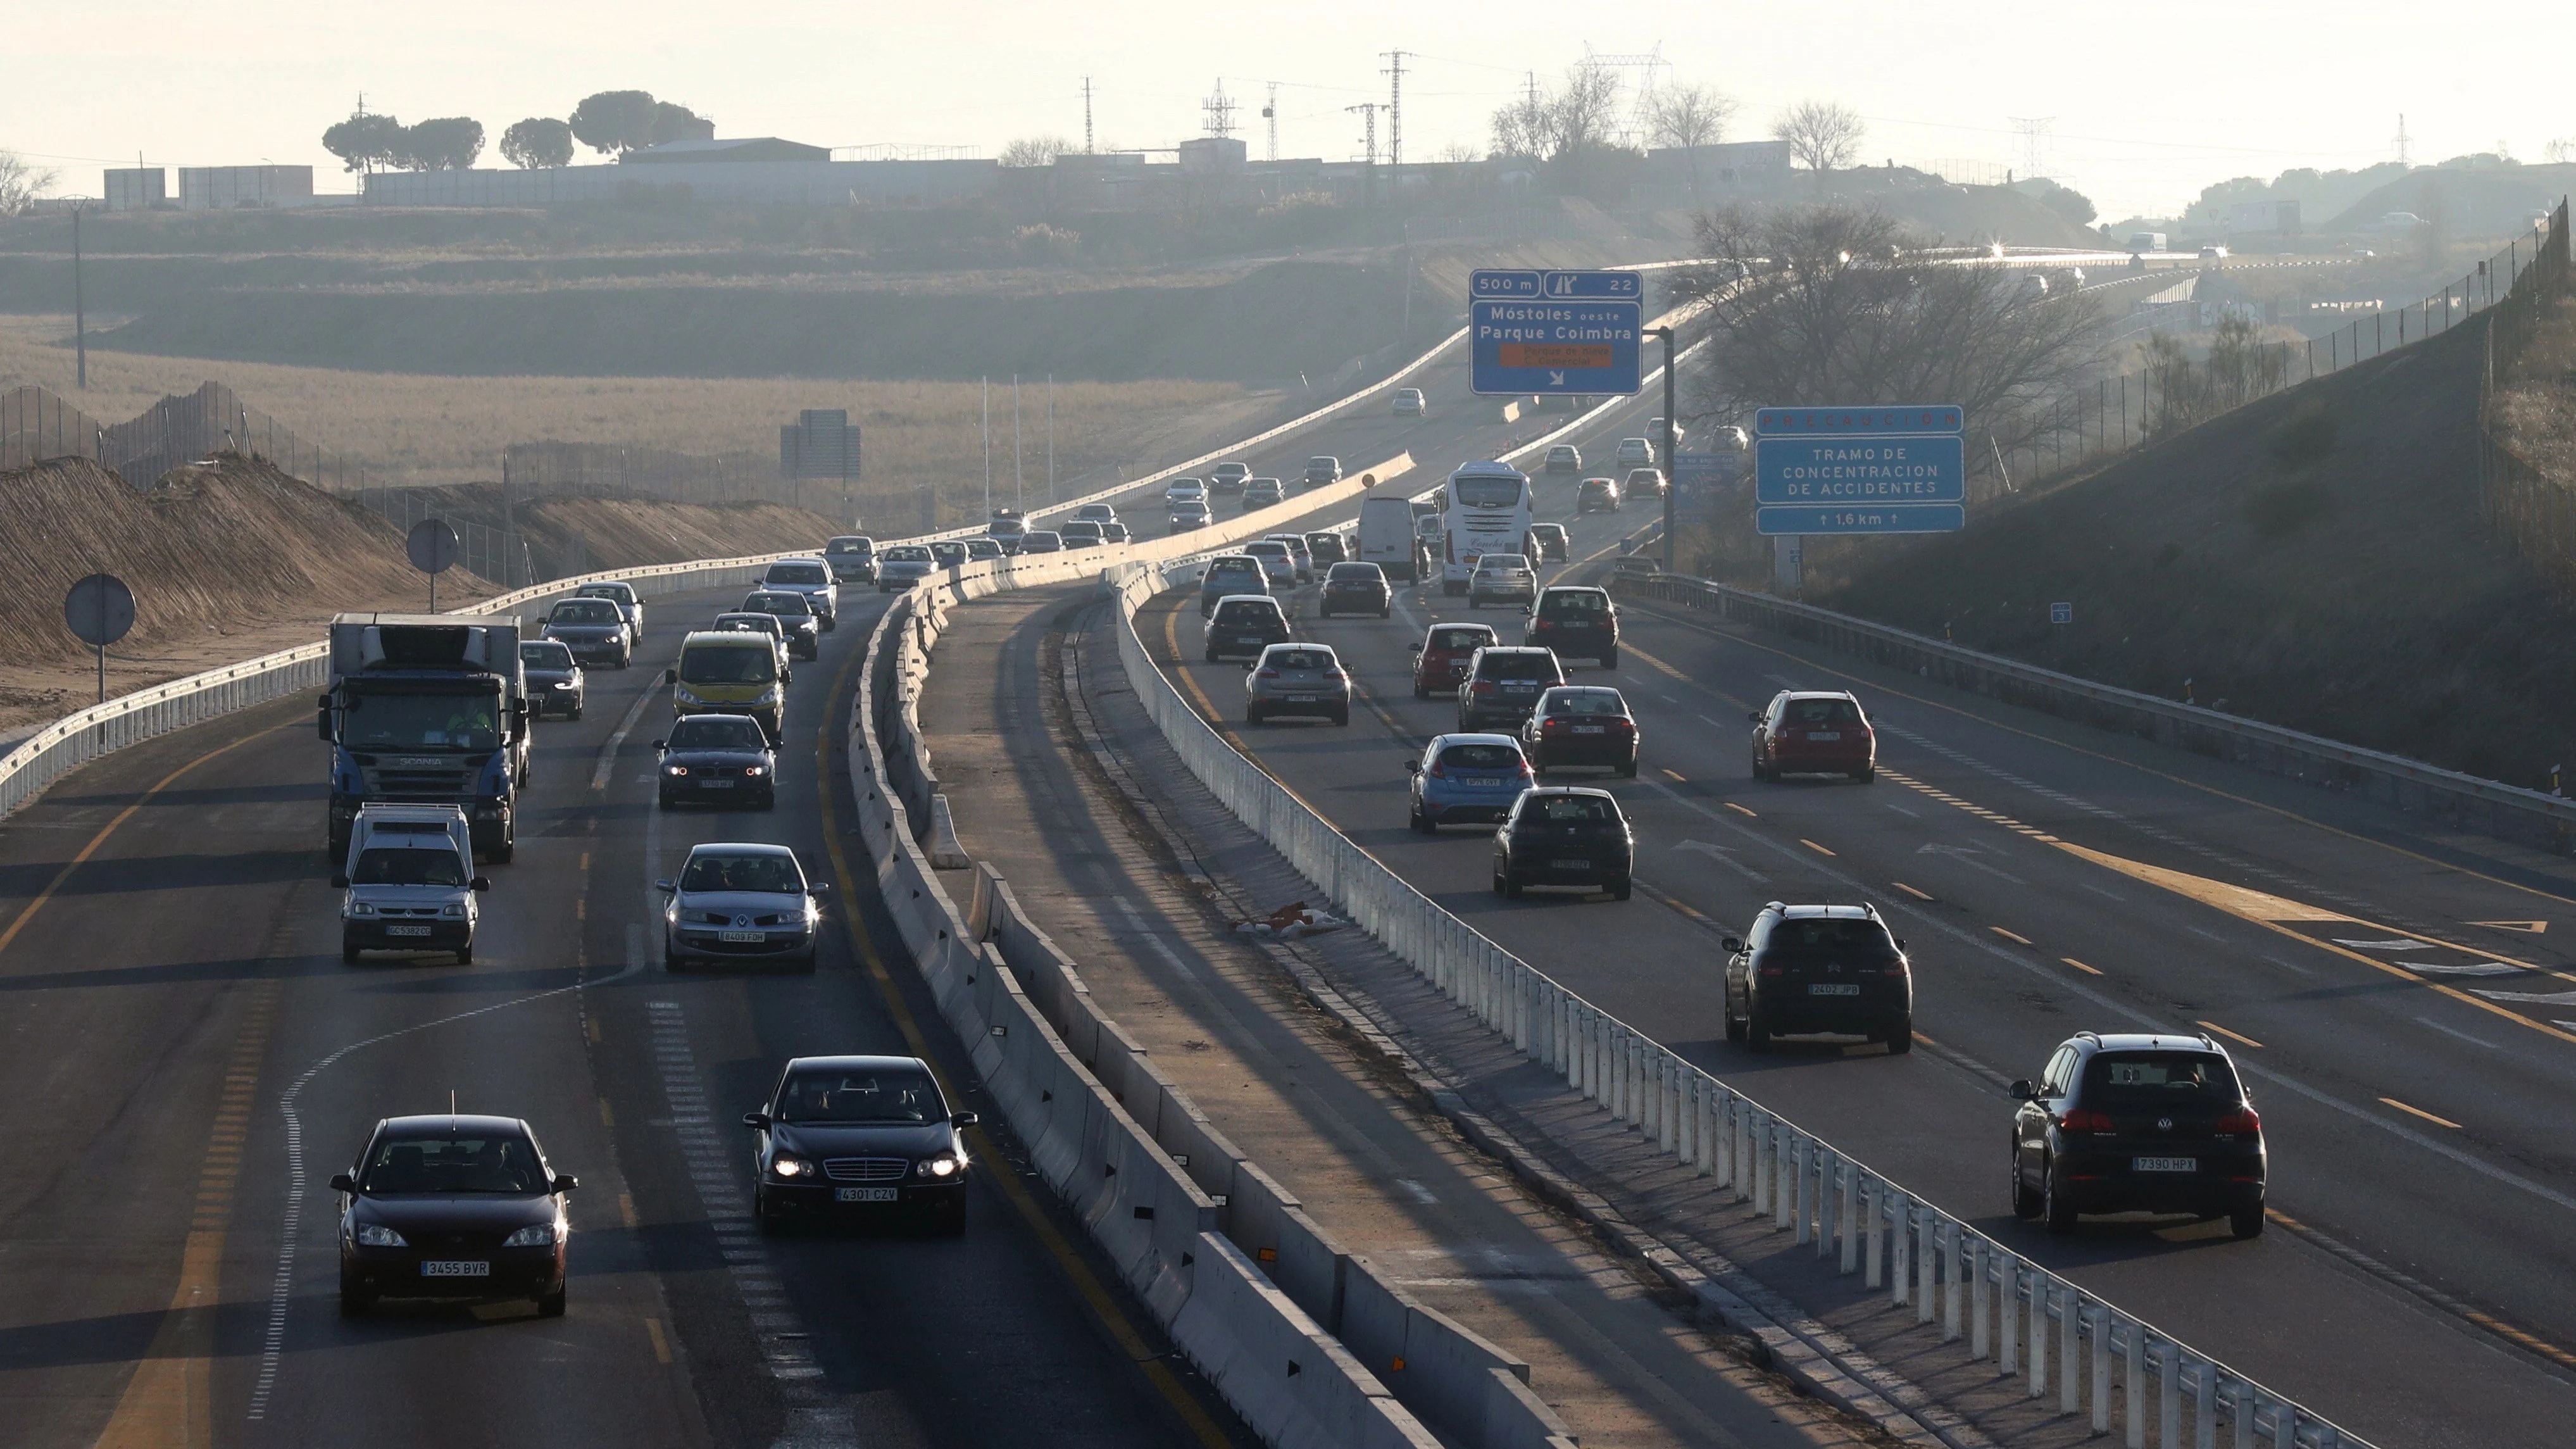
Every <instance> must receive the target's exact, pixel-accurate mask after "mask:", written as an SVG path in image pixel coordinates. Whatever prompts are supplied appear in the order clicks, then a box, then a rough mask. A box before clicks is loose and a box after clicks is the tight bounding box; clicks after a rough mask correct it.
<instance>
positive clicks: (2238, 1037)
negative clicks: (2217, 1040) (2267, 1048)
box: [2199, 1021, 2262, 1047]
mask: <svg viewBox="0 0 2576 1449" xmlns="http://www.w3.org/2000/svg"><path fill="white" fill-rule="evenodd" d="M2199 1025H2201V1026H2205V1027H2208V1028H2209V1029H2210V1030H2211V1031H2214V1032H2216V1033H2218V1034H2219V1035H2220V1036H2223V1037H2225V1038H2227V1039H2228V1040H2229V1041H2241V1042H2243V1043H2245V1044H2246V1045H2247V1046H2250V1047H2259V1046H2261V1045H2262V1043H2261V1042H2259V1041H2256V1040H2255V1039H2254V1038H2252V1037H2250V1036H2247V1035H2245V1034H2244V1033H2243V1032H2241V1031H2229V1030H2228V1029H2227V1028H2225V1027H2223V1026H2220V1025H2219V1024H2218V1023H2217V1022H2214V1021H2204V1022H2201V1023H2199Z"/></svg>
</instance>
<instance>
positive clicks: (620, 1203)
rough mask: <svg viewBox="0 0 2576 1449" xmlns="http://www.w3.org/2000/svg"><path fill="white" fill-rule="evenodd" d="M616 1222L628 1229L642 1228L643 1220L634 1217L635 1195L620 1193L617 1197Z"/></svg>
mask: <svg viewBox="0 0 2576 1449" xmlns="http://www.w3.org/2000/svg"><path fill="white" fill-rule="evenodd" d="M617 1220H618V1221H619V1222H621V1223H624V1224H625V1225H626V1226H627V1227H629V1228H637V1227H641V1226H643V1219H641V1218H638V1217H637V1216H635V1194H633V1193H631V1192H621V1193H619V1194H618V1195H617Z"/></svg>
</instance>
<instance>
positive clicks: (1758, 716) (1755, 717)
mask: <svg viewBox="0 0 2576 1449" xmlns="http://www.w3.org/2000/svg"><path fill="white" fill-rule="evenodd" d="M1744 717H1745V718H1746V719H1749V720H1751V721H1753V722H1754V723H1755V724H1760V723H1762V713H1761V711H1759V710H1755V711H1753V712H1751V713H1749V714H1747V715H1745V716H1744Z"/></svg>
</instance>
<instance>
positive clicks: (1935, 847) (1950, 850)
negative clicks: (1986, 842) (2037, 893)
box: [1914, 841, 2030, 886]
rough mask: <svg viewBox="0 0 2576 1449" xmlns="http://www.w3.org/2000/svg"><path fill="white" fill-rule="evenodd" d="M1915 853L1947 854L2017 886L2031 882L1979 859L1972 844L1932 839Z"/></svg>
mask: <svg viewBox="0 0 2576 1449" xmlns="http://www.w3.org/2000/svg"><path fill="white" fill-rule="evenodd" d="M1914 853H1915V854H1916V855H1946V856H1948V857H1949V858H1951V859H1952V860H1955V861H1957V862H1959V863H1960V864H1961V865H1964V866H1969V867H1972V868H1974V869H1977V870H1982V871H1984V872H1985V873H1986V874H1988V875H1990V876H1994V877H1996V878H1997V879H1999V880H2008V881H2010V882H2012V883H2013V884H2014V885H2017V886H2027V885H2029V884H2030V882H2028V881H2026V880H2023V879H2022V878H2021V877H2020V876H2017V875H2015V874H2013V873H2012V872H2011V871H2008V870H2004V869H2001V868H2000V867H1997V866H1991V865H1988V864H1986V863H1985V862H1984V861H1982V860H1979V859H1977V854H1978V851H1977V848H1976V847H1975V846H1972V845H1970V846H1962V845H1943V844H1941V843H1940V842H1939V841H1932V842H1929V843H1927V844H1925V845H1924V846H1923V847H1922V848H1921V849H1920V850H1917V851H1915V852H1914Z"/></svg>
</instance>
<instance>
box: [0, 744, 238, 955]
mask: <svg viewBox="0 0 2576 1449" xmlns="http://www.w3.org/2000/svg"><path fill="white" fill-rule="evenodd" d="M284 728H286V726H284V725H270V726H269V727H268V728H267V729H264V730H257V731H254V732H252V733H250V734H246V735H244V736H242V737H241V738H240V739H237V740H234V741H232V742H231V743H230V744H223V745H217V746H216V747H215V748H213V749H211V750H208V751H206V752H205V753H204V754H202V755H199V756H197V757H196V758H195V759H193V760H190V761H189V762H188V763H186V764H184V765H181V766H180V767H179V768H177V769H175V770H172V771H171V772H170V773H169V774H166V775H164V776H162V777H161V779H160V782H159V783H157V784H155V785H154V786H153V787H152V788H151V789H149V790H146V791H144V792H143V793H142V794H141V795H140V796H138V797H137V798H136V799H135V801H134V803H133V804H131V805H128V806H126V807H125V808H124V809H122V810H120V811H118V812H116V818H115V819H113V820H110V821H109V822H107V823H106V824H105V825H102V826H100V827H99V828H98V834H96V835H93V836H91V837H90V838H89V844H87V845H84V846H82V847H81V848H80V854H78V855H75V856H73V857H72V858H71V860H70V862H69V863H68V864H66V865H64V867H63V868H62V869H61V870H59V871H56V872H55V873H54V878H53V879H52V880H49V881H47V882H45V888H44V889H43V890H40V891H38V892H36V898H35V899H34V900H31V901H29V902H27V904H26V905H25V907H23V908H22V909H20V911H19V912H18V915H17V919H15V920H13V921H11V922H10V923H9V928H8V929H7V930H5V931H0V951H6V950H8V949H9V943H10V942H12V941H14V940H16V939H18V933H19V932H20V931H21V930H24V929H25V928H26V925H27V920H28V918H29V917H31V916H33V915H35V914H36V912H37V911H39V910H42V909H43V908H44V904H45V902H47V901H50V900H52V899H53V898H54V892H56V891H58V890H61V889H62V888H63V882H64V881H67V880H69V879H71V875H72V872H73V871H76V870H78V869H80V868H81V867H82V866H84V865H87V864H88V863H89V858H90V857H91V856H93V855H96V854H98V848H99V847H100V846H102V845H105V844H106V843H107V838H108V837H109V836H111V835H114V834H115V833H116V827H118V826H120V825H123V824H124V823H125V822H126V821H128V820H131V819H133V818H134V812H135V811H137V810H140V809H142V808H143V807H144V806H146V805H149V804H151V803H152V797H153V796H155V795H158V794H160V793H161V792H162V791H164V790H167V789H169V788H170V787H171V785H173V784H175V783H177V781H178V779H179V777H180V776H181V775H184V774H186V773H188V772H189V771H190V770H193V769H195V768H197V767H198V766H199V765H202V764H204V763H205V762H206V761H208V760H211V759H213V758H214V757H215V756H217V755H220V754H224V753H226V752H228V751H231V750H237V749H240V748H241V747H242V746H244V745H246V744H249V743H250V742H251V741H253V740H255V739H259V738H260V737H262V736H264V735H272V734H275V733H277V732H278V731H279V730H282V729H284Z"/></svg>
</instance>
